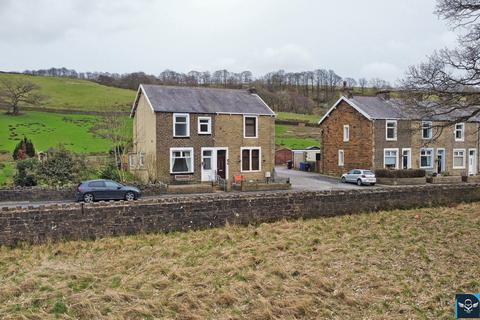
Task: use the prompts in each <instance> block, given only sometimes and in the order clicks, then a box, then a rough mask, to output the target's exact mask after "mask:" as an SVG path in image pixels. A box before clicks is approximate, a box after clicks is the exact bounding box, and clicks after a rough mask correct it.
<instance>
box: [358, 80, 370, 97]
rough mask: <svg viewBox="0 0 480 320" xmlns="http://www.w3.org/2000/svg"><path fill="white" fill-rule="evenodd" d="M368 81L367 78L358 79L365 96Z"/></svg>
mask: <svg viewBox="0 0 480 320" xmlns="http://www.w3.org/2000/svg"><path fill="white" fill-rule="evenodd" d="M367 84H368V81H367V79H365V78H360V79H358V85H359V86H360V89H362V94H365V88H366V87H367Z"/></svg>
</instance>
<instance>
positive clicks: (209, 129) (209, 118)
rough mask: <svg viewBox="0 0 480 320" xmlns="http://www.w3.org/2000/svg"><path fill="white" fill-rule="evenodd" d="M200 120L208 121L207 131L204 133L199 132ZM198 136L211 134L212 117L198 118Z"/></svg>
mask: <svg viewBox="0 0 480 320" xmlns="http://www.w3.org/2000/svg"><path fill="white" fill-rule="evenodd" d="M201 120H208V130H207V131H206V132H203V131H201V130H200V129H201V126H200V123H201ZM198 134H202V135H203V134H205V135H208V134H212V117H198Z"/></svg>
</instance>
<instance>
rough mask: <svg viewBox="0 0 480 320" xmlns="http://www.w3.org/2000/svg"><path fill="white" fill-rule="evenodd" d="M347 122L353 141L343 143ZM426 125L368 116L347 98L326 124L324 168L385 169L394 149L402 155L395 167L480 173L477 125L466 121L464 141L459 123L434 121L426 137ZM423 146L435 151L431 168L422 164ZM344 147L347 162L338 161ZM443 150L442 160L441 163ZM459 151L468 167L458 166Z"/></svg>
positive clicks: (334, 170) (335, 170)
mask: <svg viewBox="0 0 480 320" xmlns="http://www.w3.org/2000/svg"><path fill="white" fill-rule="evenodd" d="M388 121H392V122H395V123H396V137H395V138H394V139H390V140H389V139H387V133H386V125H387V122H388ZM344 125H349V130H350V138H349V141H348V142H345V141H343V130H344V129H343V126H344ZM421 126H422V121H421V120H407V119H368V118H367V117H366V116H364V115H362V114H361V113H360V112H359V111H357V109H355V108H354V107H352V106H350V105H349V104H348V103H347V102H346V101H345V100H343V101H341V102H340V103H339V104H338V105H337V107H336V108H335V109H334V110H333V111H331V113H330V114H329V116H328V117H326V118H325V119H324V120H323V122H322V124H321V129H322V143H321V145H322V154H323V155H322V167H321V172H323V173H327V174H339V173H342V172H346V171H348V170H350V169H353V168H361V169H371V170H376V169H383V168H385V167H386V165H387V164H386V161H385V154H386V152H387V153H388V152H389V151H393V152H396V155H397V160H396V163H395V168H396V169H407V168H412V169H425V170H426V171H427V172H431V173H440V174H445V175H466V174H469V175H476V174H478V171H479V170H478V167H479V165H478V163H479V159H480V158H479V152H478V149H479V142H480V141H479V129H480V126H479V124H478V123H474V122H466V123H464V138H463V139H462V141H457V140H458V139H456V138H455V125H450V124H449V123H448V122H435V121H434V122H432V138H431V139H423V137H422V127H421ZM424 148H426V149H428V150H431V151H432V157H431V161H430V162H431V165H428V166H422V165H421V157H420V156H421V150H422V149H424ZM339 150H343V152H344V165H343V166H339V165H338V158H339ZM442 150H443V161H440V160H439V155H440V156H441V152H442ZM454 150H460V151H461V150H463V152H464V165H462V166H454V165H453V159H454ZM404 154H405V157H404ZM470 154H471V159H470Z"/></svg>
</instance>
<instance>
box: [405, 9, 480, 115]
mask: <svg viewBox="0 0 480 320" xmlns="http://www.w3.org/2000/svg"><path fill="white" fill-rule="evenodd" d="M436 13H437V14H438V15H439V17H441V18H443V19H444V20H446V21H447V22H448V23H449V24H450V25H451V27H452V28H453V29H455V30H456V31H458V32H459V33H460V35H459V37H458V47H457V48H456V49H446V48H445V49H442V50H439V51H436V52H434V53H433V54H432V55H431V56H429V57H428V59H427V61H426V62H424V63H421V64H420V65H417V66H412V67H410V68H409V70H408V72H407V74H406V77H405V78H404V79H403V80H402V87H403V89H404V92H407V93H408V94H407V95H406V98H407V99H408V100H410V101H409V102H410V103H415V104H417V105H422V106H428V109H429V110H428V113H430V114H445V113H448V114H450V115H451V116H452V117H451V118H452V122H461V121H467V120H469V119H471V118H472V117H473V116H475V115H477V114H480V108H479V107H478V106H479V105H480V91H479V86H480V2H479V1H478V0H438V1H437V8H436ZM457 110H461V112H457Z"/></svg>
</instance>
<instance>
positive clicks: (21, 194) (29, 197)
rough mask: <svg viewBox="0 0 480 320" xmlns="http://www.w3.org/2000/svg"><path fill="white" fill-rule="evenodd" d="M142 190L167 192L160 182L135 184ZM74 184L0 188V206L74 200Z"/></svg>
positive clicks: (144, 194)
mask: <svg viewBox="0 0 480 320" xmlns="http://www.w3.org/2000/svg"><path fill="white" fill-rule="evenodd" d="M132 185H133V186H136V187H138V188H139V189H140V190H141V191H142V196H154V195H159V194H164V193H166V192H167V190H166V189H165V186H163V185H160V184H146V185H135V184H132ZM75 189H76V186H69V187H59V188H44V187H14V188H3V189H0V206H1V205H2V201H3V202H6V201H60V200H74V199H75Z"/></svg>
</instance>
